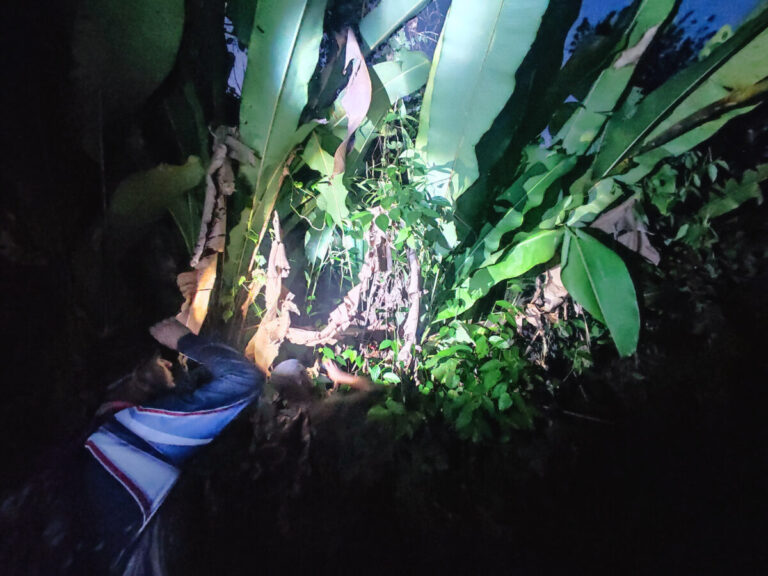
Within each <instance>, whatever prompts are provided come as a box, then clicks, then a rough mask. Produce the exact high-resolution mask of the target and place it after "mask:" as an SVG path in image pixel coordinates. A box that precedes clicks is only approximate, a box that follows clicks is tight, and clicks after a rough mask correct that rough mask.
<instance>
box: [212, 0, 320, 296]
mask: <svg viewBox="0 0 768 576" xmlns="http://www.w3.org/2000/svg"><path fill="white" fill-rule="evenodd" d="M325 6H326V0H284V1H281V2H259V3H258V4H257V6H256V15H255V20H254V26H253V31H252V34H251V41H250V43H249V47H248V67H247V70H246V74H245V79H244V81H243V93H242V101H241V105H240V134H241V138H242V140H243V142H244V143H245V144H246V145H248V146H249V147H251V148H253V149H254V150H255V151H256V152H257V153H258V154H259V155H260V156H261V161H260V162H259V163H258V165H257V166H255V167H248V166H241V172H242V174H243V175H244V176H245V178H246V180H247V181H248V182H249V184H250V186H251V190H252V194H253V196H252V201H251V205H250V206H249V207H248V208H246V209H245V210H243V212H242V213H241V214H240V221H239V223H238V224H237V225H236V226H235V227H234V228H233V229H232V231H231V232H230V237H229V245H228V248H227V251H228V255H227V261H226V262H225V264H224V274H223V278H224V280H225V281H226V282H229V283H235V282H236V281H237V279H238V278H239V277H240V276H241V275H242V274H243V273H244V272H245V269H244V268H245V267H247V265H248V263H249V261H250V259H251V254H252V253H253V250H254V249H255V248H256V247H257V246H258V243H259V241H260V238H261V236H262V235H263V233H264V230H265V224H266V222H267V220H268V217H269V214H270V212H271V210H272V207H273V206H274V203H275V199H276V198H277V194H278V192H279V190H280V186H281V183H282V175H283V166H284V164H285V162H286V160H287V158H288V155H289V154H290V152H291V150H292V149H293V148H294V146H296V145H297V144H298V143H299V142H301V141H302V140H303V139H304V138H306V137H307V136H308V135H309V132H310V131H311V130H312V129H313V128H314V125H313V124H305V125H303V126H301V127H298V124H299V118H300V116H301V112H302V110H303V109H304V106H306V104H307V99H308V95H307V91H308V84H309V80H310V78H311V77H312V74H313V73H314V70H315V67H316V65H317V59H318V56H319V50H320V41H321V39H322V35H323V16H324V13H325ZM297 128H298V129H297ZM249 236H250V238H251V239H252V243H250V244H249V242H250V241H249V240H248V238H249Z"/></svg>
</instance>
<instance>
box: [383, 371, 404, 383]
mask: <svg viewBox="0 0 768 576" xmlns="http://www.w3.org/2000/svg"><path fill="white" fill-rule="evenodd" d="M381 379H382V380H384V382H387V383H389V384H399V383H400V376H398V375H397V374H395V373H394V372H385V373H384V375H383V376H382V377H381Z"/></svg>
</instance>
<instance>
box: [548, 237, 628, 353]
mask: <svg viewBox="0 0 768 576" xmlns="http://www.w3.org/2000/svg"><path fill="white" fill-rule="evenodd" d="M562 262H563V264H562V272H561V278H562V281H563V285H564V286H565V288H566V289H567V290H568V292H569V293H570V294H571V296H573V299H574V300H576V302H578V303H579V304H581V305H582V306H584V308H585V309H586V310H587V311H588V312H589V313H590V314H592V316H594V317H595V318H597V319H598V320H599V321H600V322H602V323H603V324H605V325H606V326H607V327H608V330H610V333H611V337H612V338H613V341H614V343H615V344H616V348H617V349H618V351H619V354H621V355H622V356H628V355H629V354H632V353H633V352H634V351H635V349H636V348H637V341H638V336H639V333H640V312H639V310H638V306H637V295H636V294H635V287H634V285H633V284H632V279H631V278H630V276H629V272H628V271H627V267H626V266H625V265H624V262H623V261H622V260H621V258H620V257H619V256H618V255H617V254H616V253H615V252H613V251H612V250H610V249H608V248H606V247H605V246H603V245H602V244H601V243H600V242H598V241H597V240H595V239H594V238H592V237H591V236H589V235H588V234H585V233H584V232H583V231H582V230H580V229H575V230H571V229H569V230H568V232H567V233H566V241H565V242H564V243H563V255H562Z"/></svg>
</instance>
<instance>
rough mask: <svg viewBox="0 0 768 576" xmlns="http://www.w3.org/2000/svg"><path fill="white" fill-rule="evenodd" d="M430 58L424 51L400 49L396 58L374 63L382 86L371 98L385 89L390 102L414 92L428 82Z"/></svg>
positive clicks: (374, 69)
mask: <svg viewBox="0 0 768 576" xmlns="http://www.w3.org/2000/svg"><path fill="white" fill-rule="evenodd" d="M429 66H430V61H429V58H427V56H426V55H425V54H424V53H423V52H417V51H411V50H398V51H397V52H395V59H394V60H392V61H387V62H380V63H379V64H374V66H373V71H374V72H376V75H377V76H378V77H379V80H381V86H380V87H379V88H377V89H376V90H374V92H373V95H372V97H371V100H373V99H374V98H376V97H378V96H380V94H378V93H377V91H381V90H384V92H385V93H386V96H387V97H388V99H389V103H390V104H394V103H395V102H397V101H398V100H400V99H401V98H405V97H406V96H408V95H409V94H413V93H414V92H416V90H418V89H420V88H421V87H422V86H424V84H426V83H427V78H428V77H429Z"/></svg>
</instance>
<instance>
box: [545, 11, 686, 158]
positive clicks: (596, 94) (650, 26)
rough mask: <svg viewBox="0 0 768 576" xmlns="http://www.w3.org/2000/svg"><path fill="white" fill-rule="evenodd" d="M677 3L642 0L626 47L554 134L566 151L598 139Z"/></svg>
mask: <svg viewBox="0 0 768 576" xmlns="http://www.w3.org/2000/svg"><path fill="white" fill-rule="evenodd" d="M676 5H677V2H676V1H675V0H644V1H643V2H642V3H641V4H640V7H639V8H638V9H637V13H636V14H635V18H634V21H633V23H632V25H631V26H630V32H629V37H628V39H627V48H626V50H624V51H623V52H621V53H620V54H618V55H617V56H616V58H615V59H614V61H613V64H612V65H611V66H609V67H608V68H606V69H605V70H603V71H602V72H601V73H600V76H598V78H597V81H596V82H595V83H594V85H593V86H592V89H591V90H590V91H589V94H588V95H587V98H586V100H584V105H583V107H581V108H579V110H577V111H576V113H575V114H574V115H573V116H571V118H570V119H569V120H568V122H566V124H565V126H563V128H562V129H561V130H560V132H559V133H558V135H557V137H556V140H562V142H563V148H565V150H566V151H567V152H568V153H569V154H577V155H582V154H584V153H585V152H586V151H587V150H588V149H589V147H590V146H591V144H592V142H594V140H595V139H596V138H597V136H598V134H599V133H600V130H601V129H602V127H603V125H604V124H605V122H606V121H607V120H608V118H609V115H610V114H611V113H612V112H613V110H614V109H615V108H616V106H617V104H618V102H619V99H620V98H621V96H622V94H624V93H625V91H626V89H627V85H628V84H629V81H630V80H631V78H632V75H633V74H634V72H635V68H636V67H637V63H638V61H639V59H640V57H641V56H642V54H643V53H644V52H645V51H646V50H647V48H648V46H649V44H650V42H651V41H652V40H653V38H654V37H655V36H656V34H657V33H658V31H659V29H660V28H661V26H662V25H663V24H664V23H665V22H666V20H667V19H668V18H669V17H670V15H671V14H672V12H673V10H674V8H675V7H676Z"/></svg>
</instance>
